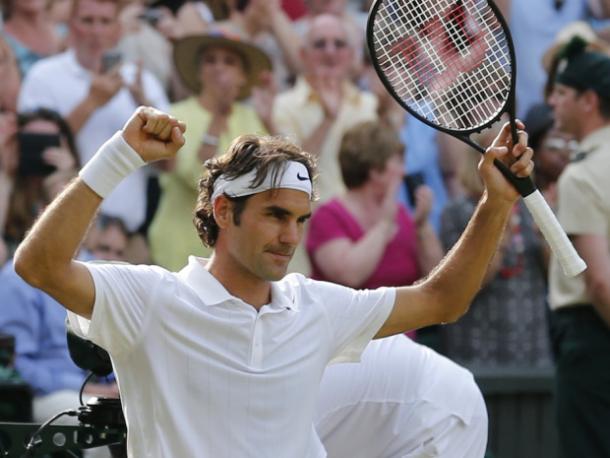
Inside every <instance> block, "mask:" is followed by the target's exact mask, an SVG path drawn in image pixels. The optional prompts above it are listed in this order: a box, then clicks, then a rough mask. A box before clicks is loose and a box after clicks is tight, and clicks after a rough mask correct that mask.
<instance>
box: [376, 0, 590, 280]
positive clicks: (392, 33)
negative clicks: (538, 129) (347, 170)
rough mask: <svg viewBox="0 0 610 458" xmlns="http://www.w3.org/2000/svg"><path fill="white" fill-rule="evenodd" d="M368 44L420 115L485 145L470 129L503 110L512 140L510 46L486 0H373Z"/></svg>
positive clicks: (548, 227) (559, 246)
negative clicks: (508, 120)
mask: <svg viewBox="0 0 610 458" xmlns="http://www.w3.org/2000/svg"><path fill="white" fill-rule="evenodd" d="M367 45H368V48H369V52H370V55H371V60H372V62H373V65H374V67H375V70H376V71H377V74H378V75H379V78H380V79H381V81H382V82H383V84H384V86H385V88H386V89H387V90H388V92H389V93H390V94H391V95H392V96H393V97H394V99H396V101H397V102H398V103H399V104H400V105H401V106H402V107H403V108H405V109H406V110H407V111H409V112H410V113H411V114H412V115H413V116H415V117H416V118H418V119H419V120H421V121H422V122H424V123H426V124H428V125H430V126H432V127H434V128H435V129H438V130H440V131H443V132H446V133H448V134H450V135H452V136H454V137H456V138H458V139H460V140H462V141H464V142H465V143H467V144H468V145H470V146H471V147H473V148H475V149H476V150H478V151H479V152H481V153H484V152H485V149H484V148H482V147H481V146H480V145H478V144H477V143H475V142H474V141H472V140H471V139H470V135H471V134H472V133H475V132H480V131H482V130H484V129H486V128H489V127H490V126H491V125H492V124H494V123H495V122H496V121H498V120H499V119H500V117H501V116H502V114H503V113H508V114H509V117H510V124H511V130H512V136H513V141H514V142H515V143H516V142H517V140H518V138H517V128H516V126H515V113H514V112H515V109H514V93H515V78H516V62H515V53H514V49H513V44H512V40H511V37H510V31H509V29H508V27H507V25H506V21H505V20H504V18H503V17H502V15H501V14H500V12H499V10H498V8H497V7H496V5H495V4H494V3H493V2H492V1H491V0H376V1H375V3H374V4H373V6H372V7H371V11H370V13H369V18H368V23H367ZM495 164H496V166H497V167H498V168H499V169H500V171H501V172H502V174H503V175H504V176H505V177H506V178H507V179H508V180H509V181H510V182H511V183H512V184H513V185H514V186H515V188H516V189H517V190H518V191H519V193H520V194H521V195H522V196H523V198H524V201H525V204H526V205H527V207H528V209H529V211H530V212H531V214H532V216H533V218H534V220H535V221H536V223H537V225H538V227H539V228H540V230H541V232H542V233H543V235H544V237H545V239H546V240H547V242H548V243H549V245H550V247H551V249H552V250H553V253H554V255H556V256H557V258H558V260H559V262H560V263H561V265H562V267H563V269H564V272H565V273H566V274H567V275H570V276H573V275H577V274H578V273H580V272H582V271H583V270H584V269H585V268H586V265H585V263H584V261H583V260H582V259H581V258H580V257H579V256H578V253H577V252H576V250H575V249H574V247H573V246H572V244H571V242H570V240H569V239H568V237H567V235H566V234H565V232H564V230H563V229H562V228H561V226H560V225H559V222H558V221H557V219H556V218H555V215H554V214H553V212H552V211H551V209H550V208H549V206H548V204H547V203H546V201H545V200H544V198H543V197H542V195H541V194H540V192H539V191H538V190H537V189H536V187H535V185H534V183H533V182H532V180H531V179H530V178H529V177H528V178H521V177H517V176H515V175H513V174H512V173H511V172H510V170H509V168H508V167H507V166H506V165H505V164H504V163H502V162H500V161H496V162H495Z"/></svg>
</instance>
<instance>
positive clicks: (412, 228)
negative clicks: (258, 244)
mask: <svg viewBox="0 0 610 458" xmlns="http://www.w3.org/2000/svg"><path fill="white" fill-rule="evenodd" d="M403 150H404V146H403V145H402V144H401V142H400V140H399V139H398V136H397V135H396V134H395V133H394V132H393V131H392V130H391V129H390V128H389V127H386V126H385V125H383V124H380V123H377V122H366V123H363V124H360V125H357V126H356V127H354V128H353V129H351V130H350V131H348V132H347V133H346V134H345V136H344V137H343V141H342V143H341V149H340V152H339V164H340V167H341V174H342V176H343V181H344V183H345V186H346V188H347V191H346V192H345V193H344V194H343V195H341V196H338V197H336V198H334V199H332V200H330V201H329V202H327V203H325V204H323V205H322V206H320V207H319V208H318V209H317V210H316V211H315V212H314V214H313V216H312V218H311V224H310V226H309V231H308V234H307V240H306V248H307V253H308V254H309V257H310V259H311V263H312V277H313V278H316V279H320V280H327V281H332V282H335V283H341V284H343V285H347V286H351V287H353V288H377V287H379V286H402V285H410V284H412V283H413V282H415V281H416V280H418V279H420V278H421V277H422V276H423V275H426V274H427V273H428V272H429V271H430V269H432V268H433V267H434V266H435V265H436V264H437V263H438V262H439V261H440V259H441V258H442V256H443V254H444V252H443V248H442V245H441V243H440V241H439V239H438V238H437V236H436V234H435V232H434V229H433V228H432V225H431V224H430V223H429V219H428V215H429V213H430V209H431V207H432V191H431V190H430V188H428V187H427V186H420V187H419V188H418V189H417V191H416V205H415V212H414V214H413V216H411V215H409V213H408V212H407V209H406V208H405V207H404V205H402V204H401V203H399V202H398V201H397V199H396V192H397V190H398V188H399V186H400V184H401V182H402V179H403V174H404V162H403ZM322 173H323V171H322Z"/></svg>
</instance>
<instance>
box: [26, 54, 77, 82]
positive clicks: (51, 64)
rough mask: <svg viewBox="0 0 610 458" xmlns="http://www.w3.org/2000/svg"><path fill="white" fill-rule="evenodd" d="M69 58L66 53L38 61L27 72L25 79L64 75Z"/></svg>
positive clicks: (68, 64) (68, 65)
mask: <svg viewBox="0 0 610 458" xmlns="http://www.w3.org/2000/svg"><path fill="white" fill-rule="evenodd" d="M70 62H71V57H70V53H69V52H68V51H66V52H63V53H60V54H56V55H54V56H50V57H45V58H44V59H40V60H39V61H38V62H36V63H35V64H34V65H32V68H30V70H29V71H28V74H27V76H26V79H28V78H32V77H37V76H38V77H40V76H45V75H49V74H54V73H66V71H67V69H68V68H69V67H70Z"/></svg>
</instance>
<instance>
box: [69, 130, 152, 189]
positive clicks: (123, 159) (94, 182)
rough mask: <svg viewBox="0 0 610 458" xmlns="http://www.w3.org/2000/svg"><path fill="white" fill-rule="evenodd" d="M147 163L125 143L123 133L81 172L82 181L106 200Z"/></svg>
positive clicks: (112, 139) (98, 153) (98, 151)
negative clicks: (117, 187) (127, 178)
mask: <svg viewBox="0 0 610 458" xmlns="http://www.w3.org/2000/svg"><path fill="white" fill-rule="evenodd" d="M143 165H146V162H144V160H143V159H142V158H141V157H140V155H139V154H138V153H137V152H136V151H135V150H134V149H133V148H132V147H131V146H129V144H128V143H127V142H126V141H125V139H124V138H123V133H122V131H120V130H119V131H118V132H117V133H116V134H114V135H113V136H112V137H111V138H110V139H109V140H108V141H107V142H106V143H104V144H103V145H102V146H101V147H100V149H99V150H97V153H95V155H94V156H93V157H92V158H91V160H90V161H89V162H87V164H85V166H84V167H83V168H82V169H81V171H80V172H79V174H78V175H79V176H80V177H81V179H82V180H83V181H84V182H85V183H86V184H87V186H89V187H90V188H91V189H93V191H95V193H96V194H97V195H98V196H100V197H102V198H104V197H107V196H108V194H110V193H111V192H112V190H113V189H114V188H115V187H116V186H117V185H118V184H119V183H120V182H121V181H122V180H123V178H125V177H126V176H127V175H129V174H131V173H132V172H134V171H135V170H137V169H139V168H140V167H142V166H143Z"/></svg>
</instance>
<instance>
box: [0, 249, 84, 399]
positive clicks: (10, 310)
mask: <svg viewBox="0 0 610 458" xmlns="http://www.w3.org/2000/svg"><path fill="white" fill-rule="evenodd" d="M0 310H1V312H0V332H3V333H6V334H10V335H13V336H14V337H15V368H16V369H17V371H18V372H19V374H20V375H21V377H22V378H23V379H24V380H25V381H26V382H27V383H28V384H29V385H30V386H31V387H32V389H33V391H34V394H35V395H36V396H40V395H46V394H49V393H53V392H56V391H59V390H74V391H78V390H79V389H80V387H81V385H82V383H83V381H84V380H85V375H86V374H85V372H84V371H83V370H82V369H80V368H79V367H77V366H76V365H75V364H74V362H73V361H72V359H71V358H70V354H69V352H68V345H67V341H66V324H65V321H66V310H65V309H64V307H63V306H62V305H61V304H59V303H58V302H57V301H56V300H55V299H53V298H52V297H51V296H49V295H48V294H45V293H44V292H42V291H41V290H39V289H36V288H33V287H32V286H30V285H28V284H27V283H26V282H25V281H24V280H23V279H21V277H19V275H17V273H16V272H15V269H14V268H13V263H12V261H9V262H8V263H6V264H5V266H4V267H3V268H2V270H0Z"/></svg>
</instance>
